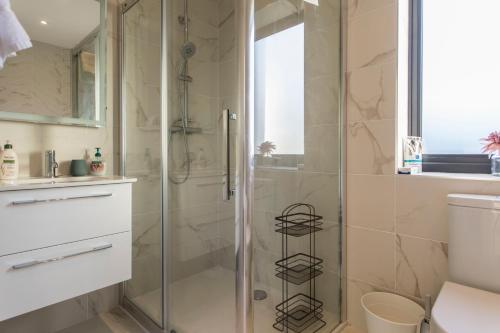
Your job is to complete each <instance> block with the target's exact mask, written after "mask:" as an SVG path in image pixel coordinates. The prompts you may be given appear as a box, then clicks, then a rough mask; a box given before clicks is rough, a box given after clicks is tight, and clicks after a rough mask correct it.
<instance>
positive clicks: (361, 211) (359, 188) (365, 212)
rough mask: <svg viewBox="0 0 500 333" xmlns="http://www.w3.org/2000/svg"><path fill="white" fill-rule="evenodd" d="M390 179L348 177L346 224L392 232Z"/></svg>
mask: <svg viewBox="0 0 500 333" xmlns="http://www.w3.org/2000/svg"><path fill="white" fill-rule="evenodd" d="M395 183H396V179H395V177H394V176H369V175H349V176H348V177H347V223H348V225H350V226H361V227H366V228H372V229H379V230H383V231H394V224H395V196H396V194H395Z"/></svg>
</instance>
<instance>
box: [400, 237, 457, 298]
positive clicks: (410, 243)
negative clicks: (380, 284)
mask: <svg viewBox="0 0 500 333" xmlns="http://www.w3.org/2000/svg"><path fill="white" fill-rule="evenodd" d="M396 254H397V268H396V275H397V280H396V286H397V287H396V289H397V291H398V292H400V293H403V294H407V295H410V296H415V297H418V298H423V297H424V296H425V295H431V296H432V299H433V300H434V301H435V300H436V297H437V295H438V293H439V291H440V289H441V287H442V285H443V283H444V282H445V281H446V280H447V279H448V244H447V243H442V242H435V241H431V240H426V239H421V238H413V237H406V236H401V235H398V236H397V252H396Z"/></svg>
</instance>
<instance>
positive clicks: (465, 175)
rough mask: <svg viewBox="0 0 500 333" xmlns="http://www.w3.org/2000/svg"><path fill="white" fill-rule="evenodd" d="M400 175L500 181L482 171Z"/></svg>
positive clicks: (499, 178)
mask: <svg viewBox="0 0 500 333" xmlns="http://www.w3.org/2000/svg"><path fill="white" fill-rule="evenodd" d="M398 176H400V177H424V178H436V179H461V180H472V181H487V182H500V177H496V176H492V175H488V174H482V173H447V172H424V173H421V174H417V175H398Z"/></svg>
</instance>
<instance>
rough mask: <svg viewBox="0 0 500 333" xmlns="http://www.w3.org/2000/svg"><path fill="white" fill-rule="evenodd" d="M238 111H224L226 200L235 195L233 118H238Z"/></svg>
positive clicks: (223, 149) (223, 146) (223, 194)
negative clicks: (232, 177)
mask: <svg viewBox="0 0 500 333" xmlns="http://www.w3.org/2000/svg"><path fill="white" fill-rule="evenodd" d="M236 119H237V116H236V113H234V112H231V110H229V109H224V110H223V111H222V151H223V154H224V158H223V159H224V160H223V162H224V163H225V169H226V170H225V177H226V180H225V182H224V183H225V186H224V190H223V193H222V199H223V200H225V201H229V200H231V197H232V196H233V195H234V188H233V186H232V184H231V120H236Z"/></svg>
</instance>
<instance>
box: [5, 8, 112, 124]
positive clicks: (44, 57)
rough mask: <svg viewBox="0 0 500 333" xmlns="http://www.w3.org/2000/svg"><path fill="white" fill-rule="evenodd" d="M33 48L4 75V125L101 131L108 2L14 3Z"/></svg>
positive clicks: (9, 63) (12, 62)
mask: <svg viewBox="0 0 500 333" xmlns="http://www.w3.org/2000/svg"><path fill="white" fill-rule="evenodd" d="M11 7H12V10H13V11H14V13H15V14H16V16H17V18H18V19H19V21H20V22H21V24H22V26H23V27H24V29H25V30H26V32H27V33H28V35H29V36H30V38H31V41H32V44H33V47H31V48H29V49H26V50H23V51H20V52H18V53H17V56H15V57H12V58H8V59H7V61H6V63H5V67H4V68H3V69H2V70H0V120H12V121H25V122H35V123H48V124H61V125H78V126H89V127H102V126H104V125H105V111H106V89H105V85H106V0H37V1H32V0H11Z"/></svg>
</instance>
